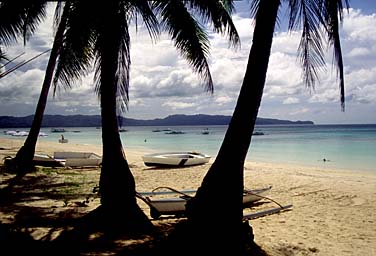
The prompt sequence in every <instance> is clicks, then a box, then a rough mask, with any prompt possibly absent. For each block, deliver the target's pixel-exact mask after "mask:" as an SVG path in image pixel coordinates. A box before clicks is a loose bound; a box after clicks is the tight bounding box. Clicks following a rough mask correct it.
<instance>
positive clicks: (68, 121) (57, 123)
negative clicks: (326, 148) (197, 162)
mask: <svg viewBox="0 0 376 256" xmlns="http://www.w3.org/2000/svg"><path fill="white" fill-rule="evenodd" d="M230 119H231V116H222V115H171V116H168V117H165V118H157V119H151V120H137V119H131V118H123V120H122V122H121V123H122V124H123V126H175V125H188V126H192V125H227V124H228V123H229V122H230ZM32 121H33V116H32V115H30V116H25V117H13V116H0V128H11V127H14V128H22V127H30V126H31V123H32ZM256 123H257V124H259V125H289V124H314V123H313V122H312V121H290V120H279V119H271V118H257V122H256ZM42 126H43V127H98V126H101V117H100V116H99V115H68V116H63V115H45V116H44V118H43V124H42Z"/></svg>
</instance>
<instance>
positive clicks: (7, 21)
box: [0, 1, 47, 45]
mask: <svg viewBox="0 0 376 256" xmlns="http://www.w3.org/2000/svg"><path fill="white" fill-rule="evenodd" d="M46 5H47V3H46V2H45V1H24V2H18V1H6V2H2V3H1V5H0V38H1V41H2V43H3V44H5V45H9V44H11V43H12V42H15V41H17V39H18V37H19V36H23V38H24V43H25V42H26V40H28V38H29V36H30V35H31V34H33V33H34V31H35V29H36V27H37V26H38V25H39V23H40V22H41V21H42V20H43V19H44V18H45V17H46Z"/></svg>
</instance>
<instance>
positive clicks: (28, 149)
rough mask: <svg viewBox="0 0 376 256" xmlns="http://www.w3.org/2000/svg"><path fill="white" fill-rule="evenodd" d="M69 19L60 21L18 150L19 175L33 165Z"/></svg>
mask: <svg viewBox="0 0 376 256" xmlns="http://www.w3.org/2000/svg"><path fill="white" fill-rule="evenodd" d="M66 20H67V15H66V13H65V14H64V12H63V15H62V18H61V21H60V23H59V27H58V30H57V32H56V35H55V39H54V43H53V46H52V50H51V54H50V58H49V60H48V64H47V68H46V74H45V76H44V80H43V85H42V89H41V92H40V96H39V100H38V103H37V108H36V110H35V114H34V119H33V123H32V125H31V128H30V131H29V134H28V136H27V138H26V140H25V143H24V145H23V146H22V147H21V148H20V150H19V151H18V152H17V155H16V158H15V165H16V166H15V168H16V171H17V173H18V174H19V175H23V174H25V173H27V172H28V171H30V170H31V168H32V166H33V158H34V154H35V148H36V144H37V140H38V136H39V132H40V128H41V125H42V121H43V115H44V110H45V109H46V104H47V98H48V93H49V90H50V87H51V82H52V78H53V74H54V70H55V66H56V60H57V58H58V56H59V51H60V49H61V46H62V43H63V35H64V30H65V24H66Z"/></svg>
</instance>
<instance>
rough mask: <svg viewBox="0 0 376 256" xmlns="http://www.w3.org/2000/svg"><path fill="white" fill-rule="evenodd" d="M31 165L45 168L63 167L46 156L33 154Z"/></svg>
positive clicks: (62, 164)
mask: <svg viewBox="0 0 376 256" xmlns="http://www.w3.org/2000/svg"><path fill="white" fill-rule="evenodd" d="M33 164H34V165H40V166H47V167H64V166H65V164H64V162H62V161H58V160H56V159H54V158H53V157H52V156H50V155H48V154H34V158H33Z"/></svg>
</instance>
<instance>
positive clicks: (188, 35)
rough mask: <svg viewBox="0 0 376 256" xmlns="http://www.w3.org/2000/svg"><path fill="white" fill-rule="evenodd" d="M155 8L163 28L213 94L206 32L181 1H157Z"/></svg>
mask: <svg viewBox="0 0 376 256" xmlns="http://www.w3.org/2000/svg"><path fill="white" fill-rule="evenodd" d="M153 7H154V9H155V10H156V11H157V12H158V14H160V16H161V20H162V26H163V28H164V29H165V30H166V31H167V32H168V33H169V34H170V35H171V37H172V39H173V40H174V44H175V47H176V48H177V49H179V51H180V54H181V55H182V56H183V57H184V58H185V59H187V61H188V63H189V64H190V65H191V66H192V68H193V70H194V71H195V72H197V73H198V74H199V75H200V76H201V77H202V78H203V80H204V85H205V87H206V90H207V91H210V92H213V80H212V77H211V74H210V70H209V63H208V62H207V56H208V55H209V39H208V35H207V33H206V31H205V30H204V29H203V27H202V26H201V25H200V24H199V23H198V22H197V21H196V20H195V19H194V18H193V17H192V16H191V15H190V13H189V12H188V10H187V8H186V6H185V5H184V4H183V3H182V2H181V1H167V0H161V1H156V2H154V3H153Z"/></svg>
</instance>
